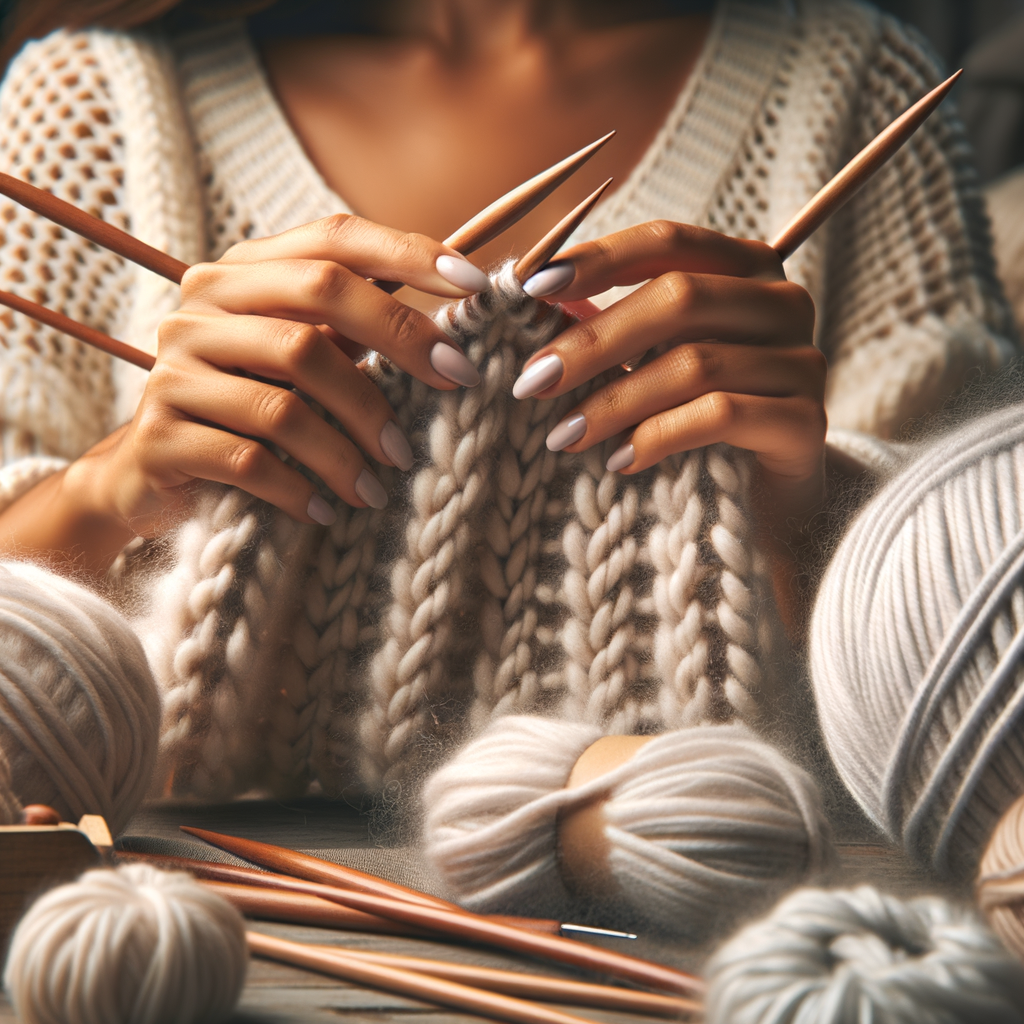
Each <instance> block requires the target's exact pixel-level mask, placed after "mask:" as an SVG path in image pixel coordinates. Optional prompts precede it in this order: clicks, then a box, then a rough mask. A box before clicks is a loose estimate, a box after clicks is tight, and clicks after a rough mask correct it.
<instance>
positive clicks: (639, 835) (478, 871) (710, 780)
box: [423, 715, 829, 939]
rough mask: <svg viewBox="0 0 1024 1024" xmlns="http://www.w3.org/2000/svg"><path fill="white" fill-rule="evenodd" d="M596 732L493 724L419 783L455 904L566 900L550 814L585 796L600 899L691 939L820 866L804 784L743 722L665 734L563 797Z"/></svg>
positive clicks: (814, 796)
mask: <svg viewBox="0 0 1024 1024" xmlns="http://www.w3.org/2000/svg"><path fill="white" fill-rule="evenodd" d="M601 735H602V732H601V730H599V729H597V728H596V727H594V726H589V725H579V724H575V723H571V722H565V721H556V720H551V719H545V718H538V717H531V716H526V715H523V716H513V717H509V718H505V719H499V720H497V721H496V722H494V723H493V724H492V725H491V726H490V727H489V728H488V729H486V730H485V731H484V732H483V733H482V734H481V735H480V736H479V737H478V738H477V739H476V740H474V741H473V742H471V743H470V744H468V745H467V746H466V747H465V748H464V749H463V750H462V751H461V752H460V753H459V754H458V755H457V756H456V757H455V759H454V760H453V761H451V762H450V763H449V764H448V765H446V766H444V767H443V768H441V769H440V770H439V771H438V772H436V773H435V774H434V776H433V777H432V778H431V779H430V780H429V781H428V783H427V785H426V787H425V789H424V793H423V802H424V806H425V808H426V814H425V822H424V825H425V852H426V856H427V859H428V860H429V861H430V863H431V864H432V866H433V868H434V869H435V870H436V871H437V873H438V874H439V875H440V877H441V878H443V880H444V881H445V883H446V884H447V885H448V886H449V887H450V888H451V889H452V890H453V891H454V892H455V893H456V894H457V896H458V898H459V899H460V901H461V902H462V903H463V904H465V905H466V906H469V907H472V908H473V909H475V910H482V909H490V908H496V907H499V906H501V907H509V906H516V905H518V906H520V907H521V906H523V905H524V904H526V903H529V904H530V905H537V906H548V907H550V906H557V905H559V904H560V903H562V902H564V901H566V900H568V899H569V890H570V889H571V884H570V886H568V887H567V886H566V884H565V881H564V880H563V878H562V876H561V874H560V864H559V859H558V851H557V847H558V837H557V828H558V816H559V814H565V813H566V812H569V811H571V810H573V809H574V808H577V807H581V806H583V805H585V804H587V803H590V802H591V801H593V800H594V799H595V798H597V799H601V798H603V799H604V803H603V812H604V818H605V837H606V840H607V842H608V844H609V853H608V863H607V869H608V874H609V875H610V877H611V879H612V882H613V888H614V889H616V890H617V892H615V893H611V894H610V897H611V898H612V899H613V900H615V901H616V902H619V903H624V904H625V907H626V909H627V911H628V912H629V913H630V916H637V915H641V916H642V917H643V920H644V921H645V922H648V923H650V924H653V925H654V926H655V927H658V928H660V929H662V930H665V931H672V932H675V933H677V934H682V935H684V936H686V937H687V938H693V939H699V938H701V937H702V936H704V935H706V934H708V933H709V932H711V931H712V930H714V929H715V928H717V927H720V926H721V925H722V923H723V921H724V920H726V919H728V917H729V916H731V915H733V914H735V912H736V910H737V909H738V908H742V909H743V910H744V911H749V910H751V909H756V908H757V907H759V906H763V905H764V902H765V901H768V900H770V899H772V898H773V897H777V896H778V895H779V893H780V892H782V891H785V890H786V889H788V888H790V887H791V886H793V885H795V884H797V883H799V882H800V881H801V880H804V879H806V878H807V877H809V876H813V875H814V874H815V873H816V872H817V871H818V869H819V868H820V867H821V866H822V862H823V861H824V860H825V858H826V855H827V851H828V849H829V845H828V839H827V834H828V833H827V826H826V824H825V820H824V817H823V815H822V811H821V807H820V804H819V799H818V793H817V789H816V787H815V785H814V783H813V781H812V780H811V779H810V777H809V776H808V775H806V774H805V773H804V772H803V771H802V770H800V769H799V768H797V767H796V766H794V765H793V764H791V763H790V762H789V761H788V760H787V759H786V758H785V757H783V756H782V755H781V754H780V753H779V752H778V751H777V750H775V749H774V748H772V747H770V746H768V745H767V744H765V743H763V742H761V741H760V740H758V739H757V738H756V737H755V736H754V735H753V733H751V732H750V730H749V729H747V728H746V727H745V726H742V725H738V724H733V725H705V726H701V727H697V728H690V729H680V730H677V731H675V732H669V733H665V734H664V735H661V736H657V737H655V738H653V739H651V740H650V741H649V742H648V743H646V744H644V746H642V747H641V748H640V749H639V750H638V751H637V752H636V753H635V754H634V755H633V756H632V757H631V758H630V759H629V760H628V761H627V762H625V763H624V764H622V765H620V766H619V767H618V768H615V769H613V770H612V771H609V772H607V773H606V774H604V775H601V776H599V777H598V778H595V779H592V780H591V781H590V782H588V783H586V784H584V785H582V786H579V787H575V788H573V789H568V790H567V789H565V788H563V787H564V786H565V784H566V782H567V781H568V779H569V775H570V772H571V771H572V768H573V765H574V764H575V762H576V761H577V759H578V758H579V757H580V755H581V754H582V753H583V751H584V750H586V749H587V747H589V746H590V745H591V744H592V743H593V742H594V741H595V740H597V739H598V738H599V737H600V736H601ZM570 883H571V880H570Z"/></svg>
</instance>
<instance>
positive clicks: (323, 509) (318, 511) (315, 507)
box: [306, 493, 338, 526]
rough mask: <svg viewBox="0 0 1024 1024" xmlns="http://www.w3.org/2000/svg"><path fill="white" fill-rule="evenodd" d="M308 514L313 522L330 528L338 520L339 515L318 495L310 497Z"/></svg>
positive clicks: (307, 507)
mask: <svg viewBox="0 0 1024 1024" xmlns="http://www.w3.org/2000/svg"><path fill="white" fill-rule="evenodd" d="M306 514H307V515H308V516H309V518H310V519H312V520H313V522H315V523H319V524H320V525H321V526H330V525H331V524H332V523H333V522H334V521H335V519H337V518H338V513H337V512H335V511H334V509H333V508H331V506H330V505H328V504H327V502H326V501H324V499H323V498H321V497H320V495H319V494H316V493H314V494H313V495H311V496H310V499H309V504H308V505H307V506H306Z"/></svg>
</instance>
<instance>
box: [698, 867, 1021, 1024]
mask: <svg viewBox="0 0 1024 1024" xmlns="http://www.w3.org/2000/svg"><path fill="white" fill-rule="evenodd" d="M705 976H706V978H707V982H708V997H707V1004H706V1006H707V1011H706V1012H707V1016H706V1019H707V1024H812V1022H813V1024H866V1022H868V1021H878V1022H881V1021H884V1022H885V1024H976V1022H979V1021H985V1024H1020V1022H1021V1021H1024V1011H1022V1009H1021V1007H1024V970H1022V968H1021V965H1020V964H1018V963H1017V962H1016V961H1015V960H1013V958H1012V957H1010V956H1009V955H1008V954H1007V952H1006V950H1004V949H1003V948H1002V946H1001V945H1000V944H999V940H998V939H997V938H996V937H995V935H993V934H992V933H991V932H990V931H989V930H988V929H987V928H986V927H985V925H984V923H983V922H982V921H980V920H979V919H978V918H977V917H976V916H975V915H974V913H973V912H971V911H970V910H968V909H966V908H963V907H958V906H955V905H953V904H951V903H949V902H948V901H946V900H942V899H938V898H935V897H925V898H922V899H915V900H910V901H907V902H903V901H901V900H898V899H896V898H895V897H892V896H887V895H884V894H883V893H880V892H878V890H877V889H873V888H871V887H870V886H861V887H860V888H857V889H852V890H847V891H834V892H828V891H825V890H821V889H802V890H800V891H798V892H795V893H792V894H791V895H790V896H787V897H786V898H785V899H784V900H783V901H782V902H781V903H780V904H779V905H778V906H777V907H776V908H775V909H774V910H773V911H772V912H771V913H770V914H769V915H768V916H767V917H766V918H764V919H763V920H761V921H758V922H755V923H754V924H751V925H748V926H747V927H746V928H744V929H742V930H741V931H740V932H739V933H738V934H737V935H735V936H734V937H733V938H731V939H730V940H729V941H728V942H727V943H726V944H725V945H724V946H723V947H722V948H721V949H720V950H719V951H718V952H717V953H716V954H715V956H714V957H713V958H712V960H711V961H710V963H709V964H708V966H707V968H706V972H705Z"/></svg>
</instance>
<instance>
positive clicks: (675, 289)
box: [658, 270, 694, 309]
mask: <svg viewBox="0 0 1024 1024" xmlns="http://www.w3.org/2000/svg"><path fill="white" fill-rule="evenodd" d="M658 290H659V292H660V293H661V297H662V299H663V300H664V301H665V302H666V303H668V305H669V306H671V307H672V308H674V309H686V308H688V307H689V306H690V305H691V304H692V303H693V290H694V289H693V278H691V277H690V275H689V274H685V273H683V271H681V270H673V271H670V272H669V273H667V274H662V275H661V277H659V278H658Z"/></svg>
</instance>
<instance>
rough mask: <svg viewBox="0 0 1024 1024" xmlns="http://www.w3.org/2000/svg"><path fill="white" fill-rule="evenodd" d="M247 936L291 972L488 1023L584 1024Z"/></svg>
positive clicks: (337, 955)
mask: <svg viewBox="0 0 1024 1024" xmlns="http://www.w3.org/2000/svg"><path fill="white" fill-rule="evenodd" d="M245 937H246V941H247V942H248V945H249V950H250V951H251V952H252V953H254V954H255V955H256V956H262V957H266V958H267V959H269V960H280V961H282V962H284V963H287V964H292V965H293V966H295V967H305V968H308V969H310V970H314V971H319V972H320V973H322V974H330V975H332V976H333V977H335V978H344V979H345V981H354V982H356V983H357V984H359V985H368V986H369V987H371V988H379V989H384V990H385V991H386V992H394V993H396V994H398V995H402V996H408V997H410V998H412V999H421V1000H423V1001H424V1002H428V1003H434V1004H435V1005H438V1006H448V1007H451V1008H453V1009H456V1010H468V1011H469V1012H470V1013H476V1014H479V1015H480V1016H482V1017H489V1018H490V1019H491V1020H501V1021H510V1022H512V1024H588V1022H587V1021H585V1020H584V1019H583V1018H582V1017H573V1016H571V1015H570V1014H568V1013H562V1012H561V1011H559V1010H551V1009H548V1008H547V1007H545V1006H538V1005H536V1004H535V1003H529V1002H526V1001H525V1000H523V999H514V998H512V997H511V996H504V995H499V994H497V993H496V992H484V991H482V990H481V989H478V988H471V987H470V986H469V985H460V984H458V983H456V982H453V981H445V980H443V979H441V978H431V977H429V976H427V975H425V974H418V973H416V972H414V971H403V970H399V969H397V968H395V967H384V966H382V965H380V964H372V963H367V962H365V961H362V960H357V959H356V958H355V957H350V956H346V955H345V954H344V953H343V952H339V951H336V950H325V949H321V948H317V947H315V946H306V945H303V944H302V943H300V942H289V941H288V940H287V939H278V938H274V937H273V936H270V935H263V934H262V933H260V932H246V934H245Z"/></svg>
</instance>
